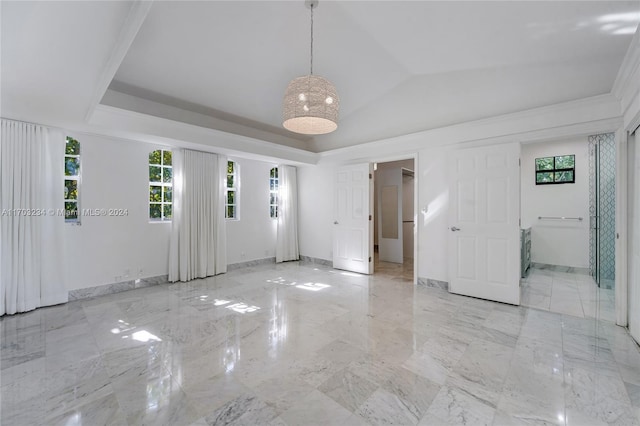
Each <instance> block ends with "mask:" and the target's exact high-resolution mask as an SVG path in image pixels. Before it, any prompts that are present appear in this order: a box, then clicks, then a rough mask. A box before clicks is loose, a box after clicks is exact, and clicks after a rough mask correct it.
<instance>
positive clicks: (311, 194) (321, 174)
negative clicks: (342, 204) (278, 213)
mask: <svg viewBox="0 0 640 426" xmlns="http://www.w3.org/2000/svg"><path fill="white" fill-rule="evenodd" d="M334 179H335V168H334V167H332V166H302V167H298V238H299V242H300V254H301V255H303V256H309V257H315V258H317V259H324V260H329V261H331V260H332V259H333V221H334V216H335V214H334V201H335V200H334V186H335V182H334Z"/></svg>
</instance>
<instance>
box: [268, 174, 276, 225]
mask: <svg viewBox="0 0 640 426" xmlns="http://www.w3.org/2000/svg"><path fill="white" fill-rule="evenodd" d="M269 216H270V217H271V218H272V219H276V218H277V217H278V168H277V167H274V168H272V169H271V172H270V173H269Z"/></svg>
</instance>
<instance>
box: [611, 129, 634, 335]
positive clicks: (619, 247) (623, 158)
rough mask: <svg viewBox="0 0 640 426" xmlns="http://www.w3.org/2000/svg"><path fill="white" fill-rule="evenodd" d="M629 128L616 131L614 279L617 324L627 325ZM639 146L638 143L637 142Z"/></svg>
mask: <svg viewBox="0 0 640 426" xmlns="http://www.w3.org/2000/svg"><path fill="white" fill-rule="evenodd" d="M627 135H628V132H627V129H625V128H620V129H618V130H616V132H615V138H616V139H615V140H616V237H617V238H616V245H615V259H616V270H615V271H616V272H615V273H616V278H615V280H614V288H615V290H614V295H615V311H616V324H617V325H619V326H622V327H627V326H628V324H629V313H628V297H629V295H628V291H629V287H628V286H629V283H628V276H627V273H628V270H627V265H628V263H627V262H628V247H629V246H628V244H627V232H628V230H629V228H628V226H627V220H628V217H627V216H628V214H627V213H628V212H627V199H628V198H627V197H628V190H629V188H628V180H627V175H628V173H627V154H628V141H627ZM636 140H637V139H636ZM636 147H637V144H636Z"/></svg>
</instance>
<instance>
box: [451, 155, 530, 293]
mask: <svg viewBox="0 0 640 426" xmlns="http://www.w3.org/2000/svg"><path fill="white" fill-rule="evenodd" d="M519 157H520V145H519V144H517V143H514V144H507V145H500V146H490V147H481V148H471V149H464V150H458V151H454V152H452V153H451V155H450V157H449V170H450V176H449V189H450V197H451V198H450V199H451V200H452V202H451V203H450V204H449V222H450V223H449V229H450V233H449V254H450V262H449V281H450V284H449V289H450V291H451V292H452V293H458V294H463V295H467V296H473V297H480V298H483V299H489V300H495V301H498V302H505V303H511V304H515V305H518V304H520V245H519V241H520V229H519V216H520V186H519V185H520V167H519Z"/></svg>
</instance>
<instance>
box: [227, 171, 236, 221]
mask: <svg viewBox="0 0 640 426" xmlns="http://www.w3.org/2000/svg"><path fill="white" fill-rule="evenodd" d="M224 207H225V209H224V216H225V217H226V218H227V219H238V165H237V164H236V163H235V162H234V161H228V162H227V187H226V197H225V205H224Z"/></svg>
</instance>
